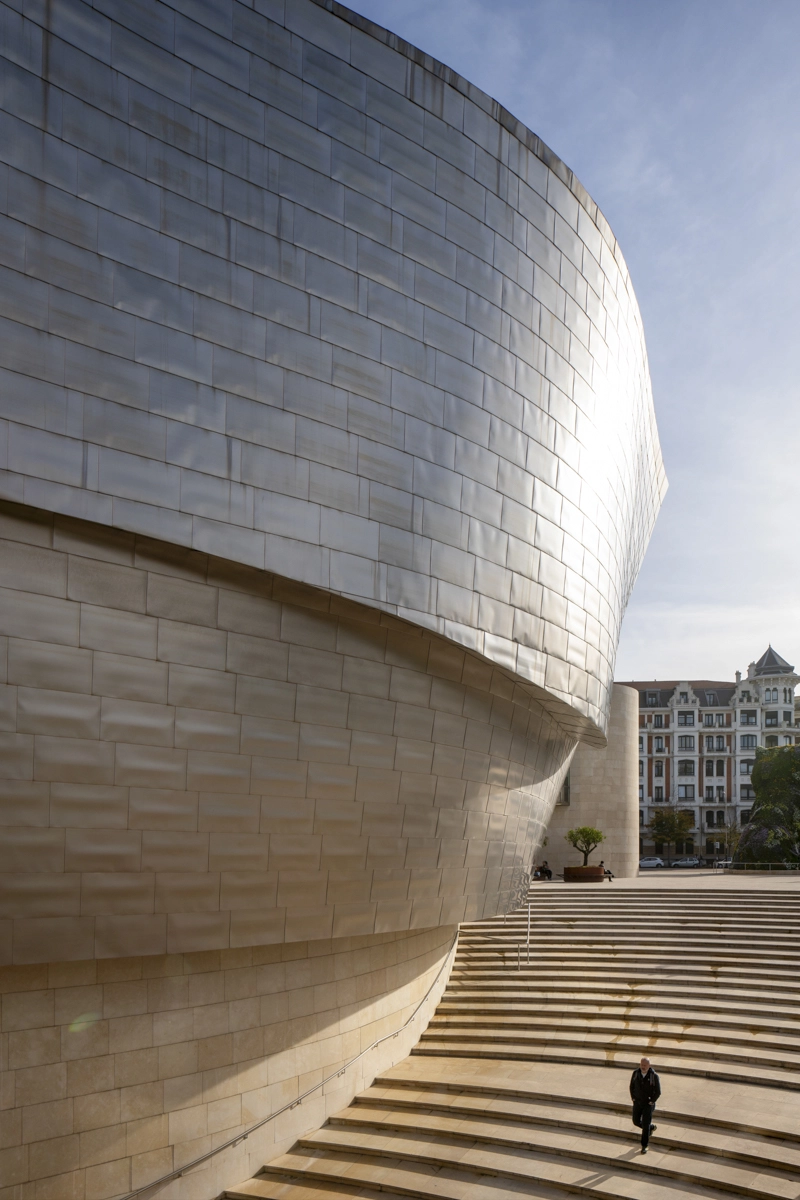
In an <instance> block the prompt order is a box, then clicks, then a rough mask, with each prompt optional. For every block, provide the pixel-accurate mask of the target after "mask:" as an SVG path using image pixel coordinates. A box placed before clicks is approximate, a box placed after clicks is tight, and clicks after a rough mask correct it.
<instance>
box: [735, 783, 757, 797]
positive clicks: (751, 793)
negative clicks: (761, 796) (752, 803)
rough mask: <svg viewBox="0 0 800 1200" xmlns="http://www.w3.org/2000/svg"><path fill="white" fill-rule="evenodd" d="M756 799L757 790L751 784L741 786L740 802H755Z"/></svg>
mask: <svg viewBox="0 0 800 1200" xmlns="http://www.w3.org/2000/svg"><path fill="white" fill-rule="evenodd" d="M755 798H756V791H755V788H753V787H751V786H750V784H749V783H743V784H742V785H741V787H740V788H739V799H740V800H755Z"/></svg>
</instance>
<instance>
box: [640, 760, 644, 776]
mask: <svg viewBox="0 0 800 1200" xmlns="http://www.w3.org/2000/svg"><path fill="white" fill-rule="evenodd" d="M643 775H644V763H643V762H642V760H641V759H639V778H640V779H641V777H642V776H643Z"/></svg>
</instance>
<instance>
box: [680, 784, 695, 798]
mask: <svg viewBox="0 0 800 1200" xmlns="http://www.w3.org/2000/svg"><path fill="white" fill-rule="evenodd" d="M678 799H679V800H694V784H693V783H679V784H678Z"/></svg>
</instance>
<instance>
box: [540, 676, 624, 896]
mask: <svg viewBox="0 0 800 1200" xmlns="http://www.w3.org/2000/svg"><path fill="white" fill-rule="evenodd" d="M638 704H639V697H638V693H637V692H636V691H635V690H634V689H633V688H630V687H626V686H625V685H624V684H618V683H615V684H614V686H613V688H612V690H611V714H610V717H609V722H608V746H607V747H606V748H605V749H604V750H598V749H597V748H596V747H594V746H579V747H578V749H577V750H576V752H575V757H574V758H573V759H572V763H571V764H570V769H569V800H570V802H569V804H568V805H565V804H557V805H556V807H555V808H554V809H553V815H552V817H551V818H550V823H549V825H548V827H547V845H546V846H545V847H544V848H543V849H542V850H540V851H539V852H538V855H537V861H541V859H542V858H546V859H547V861H548V863H549V864H550V866H551V868H552V869H553V871H554V873H556V872H561V871H563V869H564V866H565V865H567V864H569V865H571V866H575V867H577V866H580V864H581V863H582V862H583V857H582V855H580V854H579V853H578V852H577V850H573V849H572V848H571V847H570V846H569V844H568V843H567V842H565V841H564V834H565V833H566V832H567V830H568V829H573V828H574V827H575V826H577V825H594V826H595V828H597V829H600V830H601V831H602V832H603V833H604V834H605V835H606V840H605V841H604V842H603V843H602V845H600V846H599V847H598V849H597V850H595V851H594V853H593V854H592V855H591V857H590V859H589V862H590V863H594V864H595V865H596V864H597V863H599V862H600V860H601V859H603V861H604V862H605V865H606V866H607V867H608V868H609V869H610V870H611V871H613V872H614V874H615V875H618V876H619V877H620V878H633V877H634V876H636V875H638V873H639V708H638Z"/></svg>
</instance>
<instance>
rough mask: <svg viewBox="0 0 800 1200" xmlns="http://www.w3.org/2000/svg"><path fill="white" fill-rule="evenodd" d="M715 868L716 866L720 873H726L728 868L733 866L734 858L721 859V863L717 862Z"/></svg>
mask: <svg viewBox="0 0 800 1200" xmlns="http://www.w3.org/2000/svg"><path fill="white" fill-rule="evenodd" d="M714 866H715V867H716V868H717V870H719V871H725V870H727V868H728V867H732V866H733V859H732V858H723V859H720V861H719V862H715V863H714Z"/></svg>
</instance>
